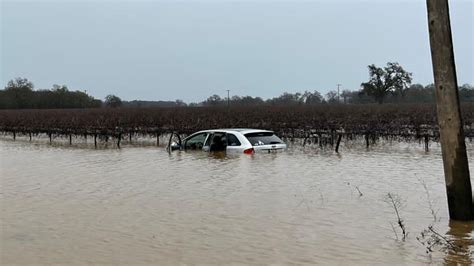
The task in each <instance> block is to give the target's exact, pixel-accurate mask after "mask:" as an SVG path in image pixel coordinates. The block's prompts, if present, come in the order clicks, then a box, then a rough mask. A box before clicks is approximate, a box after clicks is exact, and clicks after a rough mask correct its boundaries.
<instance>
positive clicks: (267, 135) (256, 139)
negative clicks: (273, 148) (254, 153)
mask: <svg viewBox="0 0 474 266" xmlns="http://www.w3.org/2000/svg"><path fill="white" fill-rule="evenodd" d="M244 136H245V137H246V138H247V139H248V140H249V141H250V143H251V144H252V146H259V145H270V144H280V143H283V141H282V140H281V139H280V138H279V137H277V136H276V135H275V134H274V133H273V132H256V133H248V134H245V135H244Z"/></svg>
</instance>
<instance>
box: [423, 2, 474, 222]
mask: <svg viewBox="0 0 474 266" xmlns="http://www.w3.org/2000/svg"><path fill="white" fill-rule="evenodd" d="M426 3H427V8H428V28H429V33H430V46H431V59H432V63H433V73H434V80H435V88H436V89H435V91H436V109H437V115H438V125H439V130H440V141H441V150H442V153H443V164H444V175H445V181H446V192H447V196H448V208H449V216H450V218H451V219H453V220H464V221H466V220H474V209H473V203H472V189H471V180H470V177H469V166H468V160H467V153H466V143H465V142H464V139H465V137H464V130H463V124H462V120H461V109H460V105H459V95H458V84H457V78H456V67H455V64H454V52H453V41H452V36H451V24H450V20H449V7H448V0H426Z"/></svg>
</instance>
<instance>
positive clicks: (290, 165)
mask: <svg viewBox="0 0 474 266" xmlns="http://www.w3.org/2000/svg"><path fill="white" fill-rule="evenodd" d="M468 153H469V158H470V163H471V165H470V171H471V175H472V173H474V168H473V166H474V162H473V160H472V158H474V146H473V145H472V144H468ZM0 169H1V170H0V176H1V177H0V178H1V179H0V186H1V191H0V198H1V214H2V215H1V226H2V230H1V235H0V245H1V249H0V256H1V260H0V264H2V265H10V264H19V265H25V264H129V265H138V264H158V263H159V264H228V263H234V264H259V265H261V264H315V263H320V264H329V263H331V264H337V263H340V264H342V263H351V264H367V263H368V264H397V265H398V264H419V263H435V264H439V263H444V262H453V261H456V262H461V263H466V264H468V263H471V262H472V257H473V256H474V255H473V254H472V252H473V250H474V243H473V242H474V241H473V235H474V223H449V220H448V214H447V206H446V205H447V204H446V195H445V188H444V176H443V170H442V159H441V152H440V148H439V146H438V144H436V143H432V144H431V147H430V151H429V152H425V151H424V147H423V145H419V144H418V143H408V144H407V143H398V142H397V143H395V142H394V143H391V144H390V143H385V144H378V145H377V146H373V147H371V148H370V149H369V150H366V149H365V147H364V145H363V143H362V142H361V143H352V144H342V147H341V153H340V154H339V155H338V154H336V153H334V152H333V151H332V150H324V149H323V150H321V149H319V147H311V146H306V147H301V146H298V145H290V148H289V150H288V151H287V152H285V153H277V154H255V155H251V156H249V155H245V156H244V155H242V156H222V155H209V154H206V153H201V152H174V153H172V154H171V155H169V154H168V153H166V151H165V149H164V148H163V147H158V148H157V147H150V146H149V147H134V146H125V147H124V148H122V149H116V148H107V149H93V148H91V147H78V146H74V145H73V146H71V147H70V146H68V145H53V146H51V145H48V144H45V143H28V142H26V141H11V140H6V139H3V140H0ZM388 193H391V195H394V197H395V198H396V199H397V200H398V202H399V203H400V205H399V207H400V208H399V212H400V216H401V218H402V219H403V221H404V224H405V226H406V230H407V232H408V236H407V238H406V240H405V241H403V240H402V235H401V230H400V228H399V227H398V224H397V216H396V214H395V211H394V208H393V206H392V205H391V202H390V201H389V200H388V198H387V194H388ZM430 225H433V229H434V230H435V231H436V232H438V233H439V234H440V235H441V236H443V237H445V238H446V239H447V240H449V241H450V242H449V243H452V244H454V245H457V246H460V247H462V248H461V249H459V250H455V251H453V250H452V249H450V248H444V247H445V246H446V245H438V246H433V248H432V252H427V249H426V247H425V246H423V245H422V243H421V242H423V243H425V244H426V243H427V242H426V241H429V240H430V239H428V238H429V237H428V236H427V235H426V234H425V236H424V237H423V236H422V235H421V232H423V231H424V230H425V229H427V228H428V226H430ZM417 238H418V239H417Z"/></svg>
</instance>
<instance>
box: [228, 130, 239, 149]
mask: <svg viewBox="0 0 474 266" xmlns="http://www.w3.org/2000/svg"><path fill="white" fill-rule="evenodd" d="M240 145H241V143H240V141H239V139H238V138H237V137H236V136H235V135H234V134H230V133H227V146H240Z"/></svg>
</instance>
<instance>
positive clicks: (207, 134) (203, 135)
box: [172, 128, 286, 154]
mask: <svg viewBox="0 0 474 266" xmlns="http://www.w3.org/2000/svg"><path fill="white" fill-rule="evenodd" d="M173 145H174V147H172V149H181V150H203V151H226V152H236V153H245V154H252V153H255V152H259V151H266V152H274V151H279V150H284V149H286V144H285V143H284V142H283V141H282V140H281V139H280V138H279V137H278V136H276V135H275V133H274V132H273V131H269V130H261V129H247V128H227V129H211V130H202V131H199V132H196V133H194V134H192V135H190V136H188V137H186V138H185V139H183V141H182V143H181V145H179V144H176V143H174V144H173Z"/></svg>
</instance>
